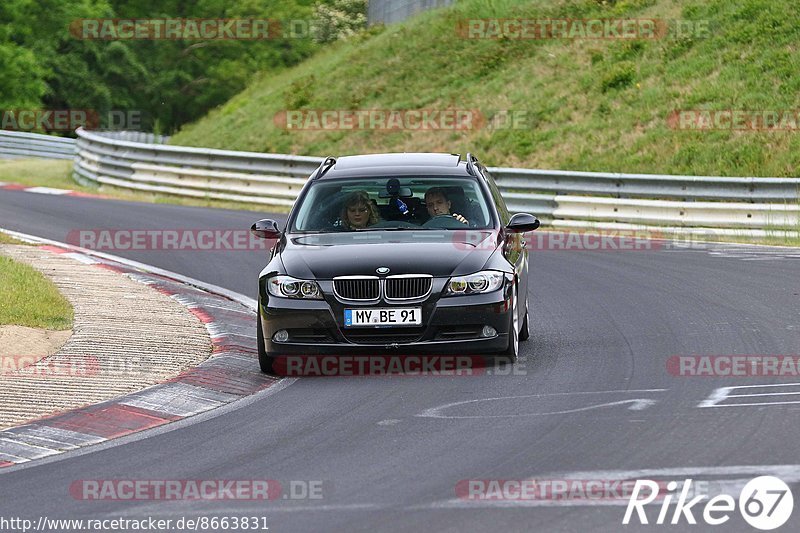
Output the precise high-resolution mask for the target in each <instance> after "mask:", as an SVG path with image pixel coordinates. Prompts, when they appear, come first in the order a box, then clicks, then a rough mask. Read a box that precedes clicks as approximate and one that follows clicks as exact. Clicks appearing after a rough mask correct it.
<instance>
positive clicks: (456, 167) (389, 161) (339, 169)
mask: <svg viewBox="0 0 800 533" xmlns="http://www.w3.org/2000/svg"><path fill="white" fill-rule="evenodd" d="M466 167H467V165H466V162H464V161H462V160H461V156H460V155H459V154H438V153H391V154H369V155H349V156H343V157H339V158H337V159H336V163H335V164H334V165H333V166H332V167H331V168H330V169H329V170H328V171H327V172H325V173H324V174H323V175H322V176H321V177H320V178H319V179H322V180H327V179H332V178H334V179H335V178H345V177H348V178H349V177H357V176H387V175H415V174H429V175H447V174H449V175H457V176H469V173H468V172H467V168H466Z"/></svg>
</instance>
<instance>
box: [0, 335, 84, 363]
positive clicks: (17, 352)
mask: <svg viewBox="0 0 800 533" xmlns="http://www.w3.org/2000/svg"><path fill="white" fill-rule="evenodd" d="M71 336H72V330H65V331H53V330H49V329H40V328H28V327H25V326H0V357H2V358H15V357H23V358H25V360H26V361H29V362H30V363H29V364H33V363H35V362H36V361H39V360H40V359H43V358H45V357H48V356H50V355H53V354H54V353H56V352H57V351H58V350H59V349H60V348H61V347H62V346H64V343H65V342H67V339H69V338H70V337H71Z"/></svg>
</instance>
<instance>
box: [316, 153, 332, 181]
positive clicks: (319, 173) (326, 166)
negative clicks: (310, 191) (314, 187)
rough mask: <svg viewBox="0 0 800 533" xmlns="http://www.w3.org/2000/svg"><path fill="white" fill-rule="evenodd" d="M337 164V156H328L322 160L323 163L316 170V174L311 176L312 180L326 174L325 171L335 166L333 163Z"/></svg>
mask: <svg viewBox="0 0 800 533" xmlns="http://www.w3.org/2000/svg"><path fill="white" fill-rule="evenodd" d="M335 164H336V158H335V157H333V156H328V157H326V158H325V160H324V161H323V162H322V164H321V165H320V166H319V167H318V168H317V170H316V172H314V175H313V176H312V177H311V181H314V180H316V179H319V178H321V177H322V176H324V175H325V173H326V172H328V171H329V170H330V169H331V168H333V165H335Z"/></svg>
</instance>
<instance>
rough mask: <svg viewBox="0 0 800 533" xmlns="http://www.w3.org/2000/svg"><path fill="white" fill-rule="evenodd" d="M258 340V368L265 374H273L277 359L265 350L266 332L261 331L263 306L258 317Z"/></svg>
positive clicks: (259, 308)
mask: <svg viewBox="0 0 800 533" xmlns="http://www.w3.org/2000/svg"><path fill="white" fill-rule="evenodd" d="M256 340H257V341H258V366H260V367H261V371H262V372H264V373H265V374H271V373H272V363H273V362H275V358H274V357H270V356H269V355H268V354H267V350H266V349H265V348H264V332H263V331H262V330H261V304H259V306H258V316H257V317H256Z"/></svg>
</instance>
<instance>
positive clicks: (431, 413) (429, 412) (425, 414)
mask: <svg viewBox="0 0 800 533" xmlns="http://www.w3.org/2000/svg"><path fill="white" fill-rule="evenodd" d="M666 390H667V389H643V390H626V391H623V390H611V391H590V392H582V391H581V392H557V393H552V394H526V395H522V396H505V397H498V398H479V399H475V400H464V401H460V402H451V403H446V404H443V405H439V406H437V407H431V408H430V409H426V410H424V411H422V412H421V413H418V414H416V415H414V416H416V417H420V418H443V419H474V418H517V417H528V416H549V415H561V414H569V413H578V412H581V411H589V410H592V409H601V408H604V407H614V406H617V405H624V404H631V405H630V407H628V409H630V410H632V411H641V410H644V409H647V408H648V407H650V406H652V405H654V404H655V403H656V401H655V400H651V399H646V398H629V399H625V400H618V401H614V402H605V403H600V404H595V405H589V406H584V407H578V408H574V409H565V410H560V411H550V412H546V413H519V414H508V415H463V416H450V415H445V414H442V411H444V410H446V409H450V408H452V407H457V406H460V405H468V404H474V403H478V402H494V401H507V400H517V399H521V398H549V397H553V396H572V395H574V396H582V395H591V394H612V393H614V394H620V393H631V394H637V393H640V392H664V391H666Z"/></svg>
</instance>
